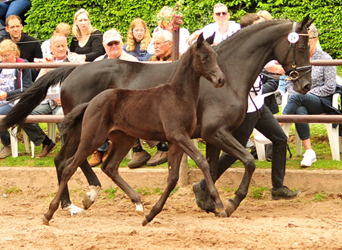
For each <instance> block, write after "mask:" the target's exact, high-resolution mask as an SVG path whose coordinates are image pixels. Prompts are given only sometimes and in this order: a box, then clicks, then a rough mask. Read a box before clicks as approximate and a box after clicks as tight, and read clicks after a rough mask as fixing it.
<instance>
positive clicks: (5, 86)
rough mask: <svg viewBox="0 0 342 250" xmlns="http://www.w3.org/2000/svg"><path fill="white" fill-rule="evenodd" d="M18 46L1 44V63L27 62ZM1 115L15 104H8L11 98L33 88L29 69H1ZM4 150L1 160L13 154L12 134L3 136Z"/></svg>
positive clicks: (6, 42)
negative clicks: (21, 56)
mask: <svg viewBox="0 0 342 250" xmlns="http://www.w3.org/2000/svg"><path fill="white" fill-rule="evenodd" d="M19 56H20V51H19V49H18V46H17V45H16V44H15V43H14V42H12V41H11V40H8V39H6V40H3V41H2V42H1V43H0V57H1V60H2V62H1V63H23V62H27V60H25V59H22V58H20V57H19ZM0 82H1V84H0V115H7V114H8V112H10V110H11V109H12V108H13V106H14V103H13V102H8V101H10V100H11V96H14V95H16V94H19V93H20V92H24V91H25V90H26V89H27V88H29V87H30V86H31V71H30V70H29V69H0ZM1 142H2V144H3V148H2V149H1V150H0V159H3V158H6V157H7V156H9V155H10V154H11V141H10V134H9V132H8V131H6V132H5V133H4V134H2V135H1Z"/></svg>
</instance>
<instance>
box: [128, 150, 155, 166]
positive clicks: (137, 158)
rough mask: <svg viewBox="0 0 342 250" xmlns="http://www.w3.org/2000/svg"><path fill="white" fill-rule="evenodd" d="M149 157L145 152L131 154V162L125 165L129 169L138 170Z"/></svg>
mask: <svg viewBox="0 0 342 250" xmlns="http://www.w3.org/2000/svg"><path fill="white" fill-rule="evenodd" d="M150 158H151V155H150V154H149V153H147V152H146V151H145V150H143V151H140V152H133V158H132V160H131V161H130V162H129V163H128V164H127V166H128V167H129V168H138V167H140V166H141V165H144V164H145V163H146V162H147V161H148V160H149V159H150Z"/></svg>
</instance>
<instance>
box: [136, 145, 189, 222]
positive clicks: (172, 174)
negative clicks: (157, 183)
mask: <svg viewBox="0 0 342 250" xmlns="http://www.w3.org/2000/svg"><path fill="white" fill-rule="evenodd" d="M183 154H184V152H183V150H182V149H181V148H180V147H179V146H178V145H177V144H174V143H171V142H170V143H169V155H168V165H169V175H168V178H167V186H166V188H165V190H164V192H163V194H162V195H161V197H160V198H159V200H158V201H157V203H156V204H155V205H154V206H153V208H152V210H151V211H150V213H149V214H148V215H146V216H145V219H144V220H143V222H142V225H143V226H145V225H147V224H148V223H149V222H150V221H152V220H153V218H154V217H156V216H157V214H159V213H160V212H161V210H162V209H163V207H164V204H165V202H166V200H167V198H168V197H169V195H170V193H171V191H172V190H173V189H174V188H175V186H176V184H177V181H178V178H179V166H180V162H181V160H182V156H183Z"/></svg>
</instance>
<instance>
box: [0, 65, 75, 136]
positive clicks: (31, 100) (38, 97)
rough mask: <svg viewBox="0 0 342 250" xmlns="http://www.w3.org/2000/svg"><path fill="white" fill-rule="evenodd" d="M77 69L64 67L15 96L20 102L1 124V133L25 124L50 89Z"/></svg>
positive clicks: (47, 74) (51, 72) (46, 75)
mask: <svg viewBox="0 0 342 250" xmlns="http://www.w3.org/2000/svg"><path fill="white" fill-rule="evenodd" d="M75 68H76V67H75V66H64V67H61V68H58V69H55V70H53V71H50V72H48V73H46V74H45V75H44V76H42V77H41V78H39V79H38V80H37V81H36V82H34V83H33V84H32V85H31V87H29V88H28V89H27V90H26V91H25V92H23V93H20V94H19V95H17V96H15V97H14V99H20V101H19V102H18V103H17V104H16V105H15V106H14V107H13V108H12V110H11V111H10V112H9V113H8V114H7V115H6V117H5V118H4V119H3V120H2V121H1V122H0V132H1V131H4V130H6V129H8V128H10V127H12V126H15V125H19V124H21V123H23V121H24V119H25V118H26V117H27V116H28V115H29V114H30V113H31V112H32V110H33V109H34V108H35V107H37V106H38V105H39V104H40V103H41V101H43V100H44V99H45V96H46V93H47V91H48V89H49V87H51V86H55V85H57V84H58V83H59V82H62V81H64V80H65V78H67V76H68V75H69V74H70V73H71V72H72V71H73V70H74V69H75ZM12 100H13V99H11V101H12Z"/></svg>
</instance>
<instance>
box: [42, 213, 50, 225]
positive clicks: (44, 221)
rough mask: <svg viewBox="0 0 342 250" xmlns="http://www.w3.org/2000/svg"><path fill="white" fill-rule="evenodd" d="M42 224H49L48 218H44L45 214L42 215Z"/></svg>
mask: <svg viewBox="0 0 342 250" xmlns="http://www.w3.org/2000/svg"><path fill="white" fill-rule="evenodd" d="M43 224H44V225H47V226H48V225H49V220H48V219H46V217H45V215H44V216H43Z"/></svg>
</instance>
